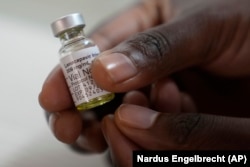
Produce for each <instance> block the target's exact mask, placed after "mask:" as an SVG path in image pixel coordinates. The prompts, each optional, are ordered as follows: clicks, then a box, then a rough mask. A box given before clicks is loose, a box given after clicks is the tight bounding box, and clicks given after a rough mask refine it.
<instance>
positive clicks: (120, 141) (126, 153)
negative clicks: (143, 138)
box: [102, 116, 140, 167]
mask: <svg viewBox="0 0 250 167" xmlns="http://www.w3.org/2000/svg"><path fill="white" fill-rule="evenodd" d="M102 125H103V126H102V130H103V133H104V136H105V139H106V141H107V143H108V145H109V149H110V153H111V158H112V161H113V163H114V165H115V166H119V167H132V151H133V150H139V149H140V148H139V147H138V146H137V145H135V144H134V143H133V142H131V141H130V140H128V139H127V137H126V136H124V135H123V134H122V133H121V132H120V130H119V129H118V128H117V126H116V125H115V123H114V120H113V117H112V116H107V117H105V118H104V120H103V122H102Z"/></svg>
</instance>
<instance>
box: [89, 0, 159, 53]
mask: <svg viewBox="0 0 250 167" xmlns="http://www.w3.org/2000/svg"><path fill="white" fill-rule="evenodd" d="M157 4H158V1H150V0H147V1H141V2H139V3H137V4H135V5H134V6H132V7H131V8H129V9H127V10H126V11H123V12H121V13H120V14H118V15H117V16H115V17H114V18H112V19H110V21H106V22H105V23H104V24H102V25H100V26H98V28H97V29H95V30H94V31H93V33H91V35H90V36H91V38H92V39H93V40H94V41H95V42H96V43H97V45H98V46H99V47H100V49H101V50H106V49H110V48H111V47H114V46H115V45H117V44H118V43H120V42H121V41H123V40H125V39H126V38H127V37H129V36H131V35H132V34H134V33H137V32H140V31H143V30H145V29H147V28H149V27H152V26H154V25H156V23H157V21H158V20H159V18H158V13H157V11H156V10H154V9H155V8H156V7H157ZM121 25H122V26H121Z"/></svg>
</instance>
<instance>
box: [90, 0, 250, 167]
mask: <svg viewBox="0 0 250 167" xmlns="http://www.w3.org/2000/svg"><path fill="white" fill-rule="evenodd" d="M150 3H151V4H150ZM145 4H150V5H149V6H151V8H150V7H149V8H147V7H145V6H147V5H145V6H144V9H147V10H146V11H145V12H143V10H142V11H141V10H139V7H137V8H136V9H137V12H134V13H133V12H132V11H136V9H134V10H131V11H130V12H129V14H127V15H124V17H125V16H128V15H132V13H133V14H135V15H134V16H133V17H130V18H133V20H129V21H128V22H126V23H123V24H122V25H131V24H132V25H136V23H138V25H139V26H134V27H136V28H134V29H133V30H134V32H133V33H136V32H138V31H143V32H141V33H137V34H135V35H133V36H132V37H131V38H129V39H127V40H126V41H124V42H122V43H121V44H119V45H118V46H116V47H114V48H113V49H111V50H108V51H105V52H103V53H102V54H101V55H100V57H99V58H97V59H96V60H95V62H94V64H93V66H92V72H93V76H94V78H95V80H96V81H97V83H98V84H99V85H100V86H102V87H103V88H105V89H107V90H110V91H115V92H122V91H129V90H133V89H137V88H141V87H144V86H147V85H150V84H152V83H155V85H156V86H154V87H156V88H154V90H152V92H153V93H152V94H151V96H150V97H148V96H143V101H145V97H147V98H148V100H149V101H150V103H151V104H150V103H149V105H151V106H153V109H154V110H151V109H148V108H145V107H138V105H137V106H134V105H122V106H121V107H119V108H118V109H117V111H116V113H115V116H114V117H112V116H109V117H106V118H105V119H104V121H103V132H104V134H105V137H106V140H107V142H108V145H109V147H110V149H111V152H112V155H113V161H114V163H115V164H117V166H130V165H131V159H130V160H128V157H131V152H132V150H134V149H147V150H154V149H156V150H159V149H163V150H168V149H170V150H173V149H181V150H182V149H192V150H197V149H206V150H207V149H249V148H250V144H249V139H250V134H249V132H248V130H247V129H248V128H249V126H250V125H249V123H250V120H249V119H248V118H249V112H248V111H249V105H248V99H249V95H250V92H249V75H250V71H249V70H250V67H249V66H248V63H247V62H248V61H249V56H248V55H249V53H250V50H249V48H248V46H249V44H250V34H249V31H250V29H249V26H248V24H249V21H250V12H249V11H248V10H247V7H249V5H250V3H249V2H247V1H240V2H239V1H235V0H229V1H225V0H220V1H213V0H212V1H205V0H203V1H194V0H193V1H174V0H173V1H153V2H152V1H145ZM155 13H157V14H158V15H157V14H155ZM154 14H155V15H154ZM144 16H145V18H144ZM154 16H156V17H154ZM148 18H149V19H148ZM152 18H157V19H152ZM125 20H126V19H125ZM145 20H146V21H145ZM131 22H133V23H131ZM123 27H125V28H128V27H126V26H123ZM131 27H132V26H131ZM138 27H140V28H141V29H140V28H138ZM125 28H124V29H125ZM113 29H115V28H113ZM146 29H147V30H146ZM130 30H131V29H130ZM130 32H132V31H130ZM127 34H129V33H128V32H127ZM97 35H98V33H97V34H96V36H97ZM104 36H105V35H104ZM122 36H123V35H121V37H122ZM98 71H102V72H103V73H102V74H101V75H100V74H98ZM165 77H167V78H168V77H171V78H172V79H173V80H174V81H173V82H169V81H166V80H165V81H164V78H165ZM159 80H160V81H159ZM170 83H171V84H170ZM169 84H170V85H172V88H171V89H168V86H169ZM173 86H174V87H175V90H174V88H173ZM134 93H135V92H134ZM137 93H139V92H137ZM137 93H136V94H137ZM170 95H171V96H170ZM130 97H131V96H130ZM133 99H134V98H133ZM136 99H137V101H140V100H139V98H136ZM127 100H128V101H129V102H133V100H129V98H128V99H127ZM169 108H171V109H169ZM156 111H161V112H156Z"/></svg>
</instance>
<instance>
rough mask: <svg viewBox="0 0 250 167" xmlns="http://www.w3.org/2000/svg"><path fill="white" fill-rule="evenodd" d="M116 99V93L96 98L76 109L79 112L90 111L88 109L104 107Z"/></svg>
mask: <svg viewBox="0 0 250 167" xmlns="http://www.w3.org/2000/svg"><path fill="white" fill-rule="evenodd" d="M114 97H115V94H114V93H110V94H107V95H103V96H100V97H97V98H94V99H92V100H90V101H89V102H86V103H82V104H80V105H78V106H76V108H77V110H79V111H84V110H88V109H91V108H94V107H97V106H100V105H103V104H105V103H107V102H109V101H111V100H112V99H114Z"/></svg>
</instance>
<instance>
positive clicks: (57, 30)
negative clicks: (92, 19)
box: [51, 13, 85, 37]
mask: <svg viewBox="0 0 250 167" xmlns="http://www.w3.org/2000/svg"><path fill="white" fill-rule="evenodd" d="M75 27H82V28H84V27H85V21H84V18H83V16H82V15H81V14H80V13H73V14H69V15H66V16H63V17H61V18H59V19H57V20H55V21H54V22H52V23H51V28H52V31H53V34H54V36H55V37H58V36H59V35H60V34H61V33H63V32H65V31H67V30H69V29H71V28H75Z"/></svg>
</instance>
